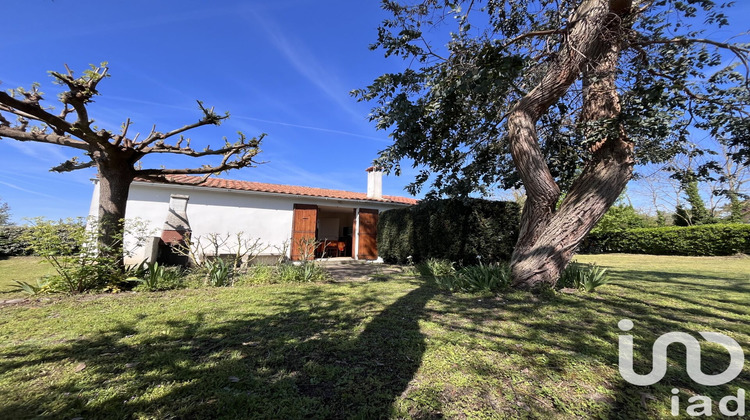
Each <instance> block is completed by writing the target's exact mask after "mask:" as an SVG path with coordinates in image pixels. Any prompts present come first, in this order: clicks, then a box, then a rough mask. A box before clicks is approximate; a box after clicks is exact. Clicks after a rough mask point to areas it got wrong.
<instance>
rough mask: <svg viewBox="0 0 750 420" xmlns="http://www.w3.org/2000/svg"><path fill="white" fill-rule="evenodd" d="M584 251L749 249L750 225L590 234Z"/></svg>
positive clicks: (702, 252) (717, 252)
mask: <svg viewBox="0 0 750 420" xmlns="http://www.w3.org/2000/svg"><path fill="white" fill-rule="evenodd" d="M582 251H584V252H625V253H631V254H653V255H692V256H713V255H733V254H737V253H744V254H749V253H750V225H747V224H713V225H698V226H685V227H681V226H666V227H658V228H641V229H630V230H625V231H620V232H608V233H600V234H592V235H590V237H589V238H588V240H587V241H586V242H585V246H584V247H583V249H582Z"/></svg>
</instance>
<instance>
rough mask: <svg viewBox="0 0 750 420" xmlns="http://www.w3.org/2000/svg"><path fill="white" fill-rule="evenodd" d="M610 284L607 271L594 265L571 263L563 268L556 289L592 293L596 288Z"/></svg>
mask: <svg viewBox="0 0 750 420" xmlns="http://www.w3.org/2000/svg"><path fill="white" fill-rule="evenodd" d="M609 282H610V278H609V276H607V269H606V268H602V267H599V266H598V265H596V264H580V263H571V264H570V265H568V267H566V268H565V270H564V271H563V273H562V275H561V276H560V280H558V282H557V288H571V289H578V290H585V291H587V292H593V291H594V289H596V288H597V287H599V286H601V285H603V284H607V283H609Z"/></svg>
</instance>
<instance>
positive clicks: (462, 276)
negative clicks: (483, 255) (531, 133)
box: [435, 264, 511, 293]
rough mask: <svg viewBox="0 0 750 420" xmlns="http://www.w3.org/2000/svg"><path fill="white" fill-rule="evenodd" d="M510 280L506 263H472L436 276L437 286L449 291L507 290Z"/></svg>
mask: <svg viewBox="0 0 750 420" xmlns="http://www.w3.org/2000/svg"><path fill="white" fill-rule="evenodd" d="M510 282H511V274H510V267H509V266H508V265H506V264H491V265H472V266H467V267H463V268H461V269H459V270H457V271H456V272H454V273H453V274H450V275H446V276H441V277H435V283H436V284H437V286H438V287H439V288H441V289H444V290H448V291H449V292H468V293H481V292H492V293H497V292H500V291H503V290H506V289H507V288H508V287H509V286H510Z"/></svg>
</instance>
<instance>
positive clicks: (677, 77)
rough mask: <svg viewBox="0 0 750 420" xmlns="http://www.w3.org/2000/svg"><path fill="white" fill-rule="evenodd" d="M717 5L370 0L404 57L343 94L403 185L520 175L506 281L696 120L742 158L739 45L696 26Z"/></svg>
mask: <svg viewBox="0 0 750 420" xmlns="http://www.w3.org/2000/svg"><path fill="white" fill-rule="evenodd" d="M730 6H731V4H730V3H726V4H717V3H716V2H714V1H711V0H527V1H519V0H485V1H479V0H468V1H452V0H423V1H417V2H410V3H408V4H404V3H402V2H397V1H390V0H384V1H383V7H384V8H385V9H386V10H388V11H389V12H391V13H392V15H393V17H392V18H389V19H388V20H386V21H384V22H383V24H382V25H381V27H380V29H379V33H378V39H377V42H376V43H375V44H373V46H372V47H373V48H382V49H383V50H384V51H385V54H386V56H400V57H403V58H404V59H405V60H408V61H409V63H410V65H409V66H408V68H407V69H406V70H404V71H402V72H399V73H390V74H385V75H383V76H380V77H379V78H377V79H376V80H375V81H374V83H373V84H372V85H371V86H369V87H368V88H366V89H361V90H358V91H355V94H356V95H357V96H359V97H360V98H361V99H363V100H369V101H374V102H376V104H377V105H376V107H375V108H374V110H373V114H372V119H373V120H374V121H376V123H377V126H378V128H381V129H384V130H390V134H391V137H392V138H393V144H392V145H391V146H390V147H388V148H387V149H385V150H383V151H382V152H381V155H380V158H379V164H380V165H381V166H383V167H385V168H386V169H387V170H392V171H395V172H397V173H398V172H399V171H400V166H399V165H400V163H401V162H402V160H403V159H404V158H408V159H411V160H412V161H413V162H414V165H415V166H417V167H419V168H421V172H420V174H419V175H418V176H417V177H416V179H415V181H414V183H412V184H411V186H410V188H411V189H412V190H418V189H420V188H422V187H423V186H424V185H425V184H426V183H430V187H431V190H432V192H433V193H435V194H446V195H465V194H469V193H471V192H475V191H480V192H481V191H485V190H486V189H487V188H488V187H502V188H508V187H518V186H521V185H523V187H524V188H525V190H526V193H527V195H528V199H527V201H526V204H525V206H524V212H523V217H522V226H521V235H520V237H519V241H518V243H517V245H516V251H515V253H514V256H513V259H512V261H511V265H512V268H513V275H514V283H515V284H516V285H517V286H520V287H535V286H538V285H540V284H545V283H546V284H553V283H554V282H556V281H557V278H558V277H559V273H560V271H561V270H562V269H563V268H564V267H565V265H566V264H567V263H568V262H569V260H570V258H571V257H572V255H573V253H574V252H575V249H576V247H577V246H578V244H579V243H580V242H581V241H582V240H583V238H584V237H585V235H586V234H587V233H588V232H589V231H590V229H591V228H592V227H593V226H594V224H595V223H596V222H597V221H598V220H599V218H600V217H601V216H602V215H603V214H604V212H605V211H606V210H607V208H609V206H611V205H612V203H613V202H614V201H615V200H616V199H617V197H618V196H619V194H620V192H621V191H622V190H623V189H624V187H625V185H626V184H627V182H628V180H630V179H631V177H632V174H633V166H634V165H635V164H641V163H651V162H664V161H666V160H668V159H670V158H671V157H673V156H675V155H676V154H678V153H684V152H686V151H687V149H686V148H687V142H688V140H689V137H690V136H691V133H693V132H695V131H696V130H700V131H701V132H705V133H708V134H709V135H711V136H713V137H714V138H715V139H717V140H718V141H720V142H722V143H724V144H727V145H731V146H732V147H733V148H734V150H736V153H735V154H734V156H733V157H734V158H735V159H737V160H745V161H747V160H749V159H750V140H749V139H750V123H748V121H750V120H749V119H748V118H747V117H748V111H749V110H750V90H749V89H748V82H747V79H748V78H747V76H748V60H749V59H750V58H749V55H748V52H749V51H750V50H748V47H747V46H746V45H743V44H737V43H730V42H729V41H727V40H724V39H711V38H710V37H709V35H710V34H711V33H713V32H714V31H715V29H716V28H721V27H724V26H726V25H728V10H729V9H728V8H729V7H730ZM563 193H565V199H564V200H563V201H562V203H559V200H560V198H561V196H562V194H563Z"/></svg>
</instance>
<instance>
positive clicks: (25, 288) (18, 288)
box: [12, 278, 52, 296]
mask: <svg viewBox="0 0 750 420" xmlns="http://www.w3.org/2000/svg"><path fill="white" fill-rule="evenodd" d="M12 291H14V292H22V293H26V294H27V295H30V296H36V295H41V294H45V293H49V292H51V291H52V290H51V289H50V285H49V279H46V278H41V279H37V281H36V285H33V284H31V283H27V282H25V281H19V280H13V289H12Z"/></svg>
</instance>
